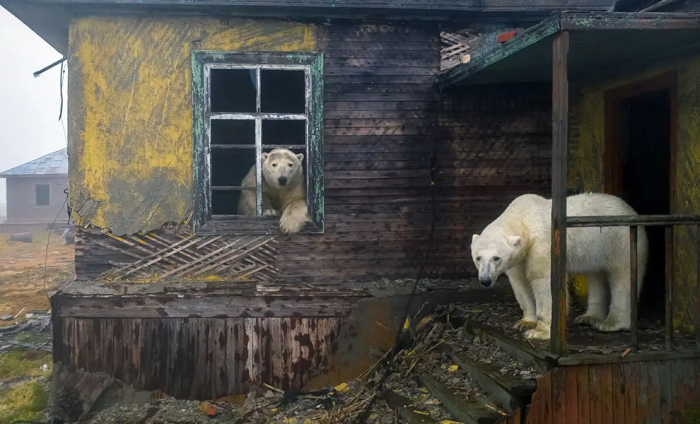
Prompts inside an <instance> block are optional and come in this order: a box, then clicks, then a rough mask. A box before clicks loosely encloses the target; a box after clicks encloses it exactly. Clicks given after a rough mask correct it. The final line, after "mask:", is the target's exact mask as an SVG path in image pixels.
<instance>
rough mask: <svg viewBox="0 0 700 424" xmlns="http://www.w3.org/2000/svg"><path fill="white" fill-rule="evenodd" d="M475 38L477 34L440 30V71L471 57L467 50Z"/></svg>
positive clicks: (466, 60)
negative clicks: (441, 45) (441, 46)
mask: <svg viewBox="0 0 700 424" xmlns="http://www.w3.org/2000/svg"><path fill="white" fill-rule="evenodd" d="M463 32H464V31H463ZM476 39H477V36H475V35H472V34H469V33H465V34H456V33H449V32H444V31H443V32H441V33H440V41H441V42H442V44H443V48H442V49H440V71H443V72H444V71H447V70H449V69H452V68H454V67H455V66H457V65H459V64H461V63H467V62H469V60H470V59H471V57H470V55H469V54H468V51H469V49H470V48H471V44H472V43H473V42H474V41H476Z"/></svg>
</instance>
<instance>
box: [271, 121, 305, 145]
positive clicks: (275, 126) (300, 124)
mask: <svg viewBox="0 0 700 424" xmlns="http://www.w3.org/2000/svg"><path fill="white" fill-rule="evenodd" d="M262 142H263V147H264V146H266V145H267V146H270V145H292V144H294V145H302V146H303V145H304V144H306V121H287V120H272V119H269V120H265V121H263V123H262Z"/></svg>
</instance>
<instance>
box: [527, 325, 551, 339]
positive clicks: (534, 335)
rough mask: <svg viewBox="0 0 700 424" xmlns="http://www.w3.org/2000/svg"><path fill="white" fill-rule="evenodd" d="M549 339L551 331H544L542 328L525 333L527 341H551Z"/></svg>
mask: <svg viewBox="0 0 700 424" xmlns="http://www.w3.org/2000/svg"><path fill="white" fill-rule="evenodd" d="M549 337H550V334H549V331H548V330H544V329H542V328H541V327H537V328H533V329H532V330H527V331H526V332H525V338H526V339H536V340H549Z"/></svg>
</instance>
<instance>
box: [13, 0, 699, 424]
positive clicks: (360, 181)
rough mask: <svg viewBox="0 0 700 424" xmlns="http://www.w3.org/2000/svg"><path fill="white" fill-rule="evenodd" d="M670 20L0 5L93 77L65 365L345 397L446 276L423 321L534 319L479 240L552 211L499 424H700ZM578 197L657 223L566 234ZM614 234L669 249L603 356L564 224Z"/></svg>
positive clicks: (694, 74) (604, 3)
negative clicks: (532, 204)
mask: <svg viewBox="0 0 700 424" xmlns="http://www.w3.org/2000/svg"><path fill="white" fill-rule="evenodd" d="M648 3H652V2H644V1H617V2H616V1H613V0H579V1H567V0H544V1H536V2H532V1H525V0H522V1H521V0H512V1H501V0H479V1H471V0H467V1H462V0H460V1H457V0H431V1H427V0H426V1H422V0H404V1H382V0H368V1H349V0H338V1H334V2H330V1H325V0H309V1H299V2H290V1H278V0H268V1H265V2H255V1H246V0H227V1H214V0H195V1H180V0H158V1H148V0H133V1H132V0H100V1H97V0H94V1H89V0H33V1H31V2H25V1H19V0H0V4H2V5H3V6H4V7H5V8H7V9H8V10H9V11H10V12H12V13H13V14H15V16H17V17H18V18H19V19H21V20H22V21H24V22H25V23H26V24H27V25H29V26H30V27H31V28H32V29H33V30H34V31H35V32H36V33H37V34H39V35H41V36H42V37H43V38H44V39H45V40H46V41H47V42H49V43H50V44H52V45H53V46H54V47H55V48H56V49H57V50H59V51H60V52H61V53H63V54H64V55H65V57H66V58H67V63H68V69H69V96H68V120H69V134H68V138H69V147H68V155H69V159H70V178H69V179H70V197H69V204H70V206H71V207H72V211H73V215H72V218H73V221H74V222H75V223H76V224H77V225H78V227H79V230H78V232H77V240H76V265H75V266H76V274H77V280H76V281H74V282H71V283H70V284H69V285H67V286H66V287H65V288H64V289H62V290H61V291H59V292H58V293H56V294H55V295H54V296H53V297H52V300H51V303H52V314H53V324H54V328H53V331H54V361H55V362H56V363H61V364H63V365H73V366H75V367H77V368H79V369H83V370H85V371H87V372H106V373H107V374H109V375H111V376H114V377H115V378H117V379H120V380H122V381H124V382H125V383H127V384H133V385H134V387H136V388H138V389H143V390H157V389H158V390H161V391H163V392H164V393H167V394H169V395H171V396H175V397H180V398H194V399H208V398H216V397H221V396H225V395H230V394H236V393H245V392H246V391H247V389H248V387H249V385H250V384H252V383H253V382H260V381H262V382H265V383H268V384H271V385H273V386H275V387H280V388H282V389H301V388H313V387H318V386H322V385H328V384H338V383H340V382H343V381H347V380H348V379H352V378H354V377H355V376H357V375H358V374H360V373H361V372H362V371H363V370H365V369H366V368H367V367H368V366H370V365H371V364H372V363H374V362H376V360H377V359H378V356H381V354H382V353H383V352H386V351H388V350H389V349H391V347H392V345H393V343H394V336H395V332H396V331H397V330H396V329H397V328H399V324H400V323H401V314H402V312H403V309H404V308H405V305H406V302H407V300H408V298H409V294H410V291H411V283H410V282H409V283H405V280H406V279H415V278H416V276H417V275H418V273H419V271H421V270H422V271H423V275H422V276H423V277H427V278H428V280H424V284H425V286H423V287H429V288H430V290H426V289H421V290H419V293H418V295H417V298H416V299H415V300H414V301H413V302H412V309H411V311H412V312H411V313H413V314H415V313H417V312H418V311H419V310H421V308H423V312H425V313H427V312H429V311H430V309H431V308H432V307H433V306H435V305H438V304H441V303H446V302H485V301H489V302H495V303H499V302H500V303H503V304H506V303H508V302H510V303H511V304H512V302H513V296H512V291H511V290H510V288H509V287H508V286H507V284H506V285H505V286H502V287H501V288H500V289H493V290H484V289H480V288H479V287H477V286H478V283H477V284H472V283H471V282H470V281H471V280H473V279H474V277H475V275H476V274H475V273H476V269H475V267H474V265H473V262H472V258H471V254H470V251H469V244H470V241H471V236H472V234H474V233H479V232H481V230H482V229H483V228H484V227H485V226H486V225H487V224H488V223H489V222H491V221H492V220H493V219H494V218H496V217H497V216H498V215H499V214H500V213H501V212H502V211H503V210H504V208H505V207H506V206H507V205H508V204H509V203H510V202H511V201H512V200H513V199H514V198H515V197H517V196H519V195H521V194H525V193H536V194H541V195H544V196H547V197H551V198H553V205H554V206H553V213H552V226H553V227H552V228H553V232H552V233H553V235H554V236H553V246H552V282H553V284H552V295H553V299H554V302H553V309H554V311H553V324H552V338H551V346H547V345H542V344H537V343H535V344H532V345H529V344H527V343H526V342H525V341H524V340H523V339H522V338H521V337H520V336H519V335H513V334H512V333H508V332H507V331H505V330H503V329H502V328H501V327H499V326H498V325H495V326H494V325H492V326H491V327H489V328H487V327H484V326H485V325H487V324H483V325H482V326H481V327H479V328H478V329H476V330H474V331H479V332H482V333H483V334H488V337H489V340H492V341H493V343H496V344H498V345H499V346H502V347H503V349H505V350H509V352H512V353H513V355H516V356H519V357H521V358H525V359H526V360H528V361H531V362H533V363H535V364H536V365H537V366H539V367H541V368H542V369H543V371H544V377H543V378H542V379H541V380H540V381H539V382H538V384H537V389H536V391H535V392H534V394H533V393H530V394H528V395H527V400H526V401H525V402H524V403H517V402H516V403H515V404H513V405H516V406H512V405H502V406H503V407H504V408H505V409H508V410H509V413H512V415H511V416H509V417H504V418H501V419H502V420H503V422H513V423H515V422H518V423H520V422H527V423H540V422H542V423H544V422H547V423H554V422H561V423H564V422H566V423H581V424H583V423H588V422H590V423H604V422H610V423H612V422H615V423H623V422H625V423H626V422H648V423H651V422H661V420H662V419H664V420H665V421H664V422H671V421H669V420H670V417H676V418H677V417H682V414H683V411H684V410H685V409H686V408H688V407H689V405H690V406H692V405H696V406H697V405H700V394H699V393H700V378H698V375H699V374H700V336H698V339H697V344H696V339H695V337H696V336H695V334H700V325H699V323H700V313H699V312H698V309H699V308H698V305H699V303H698V302H700V298H699V297H698V290H699V287H698V284H697V278H698V248H699V244H700V239H699V238H698V237H699V236H698V231H699V230H698V228H699V227H698V225H699V224H700V221H699V220H698V215H697V214H698V213H699V212H700V173H698V169H700V44H699V42H698V41H699V40H700V17H699V16H698V15H697V14H693V13H692V12H693V11H698V10H697V4H695V3H694V2H682V1H672V0H663V1H661V2H659V3H656V4H651V5H650V4H648ZM272 148H287V149H289V150H291V151H292V152H293V153H295V154H300V153H301V154H303V158H302V160H301V164H302V167H303V169H304V178H303V184H304V185H305V188H306V201H307V204H308V208H309V215H310V222H308V223H307V224H306V226H305V227H304V228H303V230H302V231H301V233H299V234H291V235H284V234H281V233H280V228H279V225H278V222H279V220H278V218H277V217H274V216H266V213H265V211H266V210H267V209H268V207H267V206H266V204H265V199H266V197H265V193H264V192H263V191H264V190H268V189H267V188H265V189H263V188H264V187H267V186H265V185H264V184H262V183H263V179H264V178H265V176H264V175H263V172H264V171H263V169H262V168H263V166H262V165H263V163H265V159H264V158H266V157H268V156H267V153H269V152H270V150H271V149H272ZM299 157H301V156H299ZM256 164H257V165H256ZM253 165H256V166H255V167H253ZM283 165H284V164H283ZM292 165H293V164H292V162H290V166H292ZM251 167H252V168H251ZM249 170H250V171H251V172H252V173H251V176H252V177H253V179H254V180H255V182H256V184H255V185H254V186H253V188H252V189H251V187H250V186H247V187H246V186H244V184H243V183H242V182H241V181H242V180H243V179H244V177H245V176H246V174H247V173H248V172H249ZM253 170H255V171H253ZM265 172H267V171H265ZM246 190H248V191H254V193H255V204H254V205H253V206H254V209H255V213H254V215H255V216H241V215H239V214H238V213H237V211H238V204H239V200H240V199H242V198H243V194H251V193H245V192H246ZM567 191H568V192H582V191H597V192H607V193H612V194H616V195H619V196H621V197H623V198H624V199H625V200H627V201H628V202H629V203H630V204H631V205H632V206H633V207H634V208H635V209H636V210H637V211H638V212H639V213H640V214H641V216H640V217H638V218H634V217H627V218H625V219H622V220H620V219H617V220H613V219H611V218H606V217H576V218H567V217H566V212H565V211H566V208H565V206H566V193H567ZM432 195H434V201H433V200H432ZM251 205H252V203H251ZM433 218H434V219H433ZM628 218H629V219H628ZM433 224H434V225H435V227H434V231H432V225H433ZM611 225H616V226H626V227H629V228H631V232H630V237H631V238H630V240H631V242H630V243H631V244H632V245H633V246H635V244H634V243H633V242H634V241H636V239H635V236H636V234H637V228H639V227H640V226H643V227H645V228H647V230H648V234H649V240H650V249H651V252H650V258H651V259H650V261H649V266H648V270H647V277H646V280H645V284H644V286H643V288H642V290H641V293H640V300H639V303H637V302H636V301H633V302H632V305H633V313H634V317H633V318H634V319H633V325H632V331H631V332H618V333H598V334H595V335H594V337H592V336H590V334H589V333H586V335H585V337H583V336H581V334H582V333H581V331H582V330H580V329H579V327H577V326H575V325H573V324H571V325H568V326H567V325H566V316H565V315H566V313H565V311H564V308H562V305H563V304H564V303H563V302H564V289H563V287H564V285H565V284H566V264H565V260H563V258H564V257H565V256H564V255H565V252H566V240H567V238H566V233H567V228H568V227H580V226H593V227H601V226H611ZM428 253H429V256H426V255H427V254H428ZM630 254H631V255H632V257H633V258H634V255H635V254H636V249H633V250H632V251H631V252H630ZM426 258H427V260H426ZM424 260H425V261H426V262H425V264H424V263H423V262H424ZM632 260H633V261H634V259H632ZM633 263H636V261H635V262H633ZM423 265H425V266H424V267H423ZM633 270H634V272H633V274H634V273H636V272H640V270H636V267H633ZM632 278H634V276H633V277H632ZM632 286H633V287H636V285H634V284H633V285H632ZM583 288H584V290H585V286H584V287H583ZM630 296H632V298H633V299H636V294H635V293H630ZM483 314H485V315H488V310H486V311H483ZM637 316H638V317H639V323H638V320H637ZM493 321H494V319H491V320H486V321H484V322H485V323H489V322H490V323H493ZM502 324H504V325H507V327H508V328H510V326H511V325H512V322H503V323H502ZM473 327H476V325H473ZM579 336H581V337H583V338H581V337H579ZM577 337H579V338H577ZM533 346H534V347H533ZM627 347H629V348H630V349H631V350H626V348H627ZM376 352H379V354H376ZM472 366H473V367H472V368H469V364H467V365H465V367H467V368H469V372H473V373H475V375H476V374H478V375H480V376H481V377H484V376H491V377H489V378H493V379H495V380H490V381H491V383H489V382H487V381H486V380H488V379H489V378H481V377H480V380H479V381H484V386H485V390H486V391H493V392H495V393H497V394H496V395H494V396H495V397H497V398H499V399H502V398H503V396H501V397H498V394H501V395H502V394H503V393H506V395H505V396H506V397H507V396H510V395H511V394H509V393H508V388H507V387H504V386H503V385H502V384H501V383H500V382H498V381H497V379H496V377H494V376H493V375H492V374H489V373H482V372H481V371H480V370H479V368H478V364H476V362H475V363H473V364H472ZM479 373H481V374H479ZM530 395H532V396H531V397H530ZM638 399H639V400H638ZM501 404H503V402H501ZM477 418H478V417H475V418H474V422H477V421H476V420H477ZM521 420H522V421H521ZM479 422H482V421H479Z"/></svg>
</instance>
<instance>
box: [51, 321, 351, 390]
mask: <svg viewBox="0 0 700 424" xmlns="http://www.w3.org/2000/svg"><path fill="white" fill-rule="evenodd" d="M56 323H57V330H58V331H56V336H57V337H58V338H59V339H58V340H57V342H58V343H56V345H57V347H59V349H57V350H56V351H55V352H54V361H55V362H61V363H63V364H64V365H66V364H71V365H75V366H76V367H77V368H79V369H84V370H86V371H90V372H100V371H104V372H106V373H108V374H109V375H110V376H112V377H114V378H117V379H119V380H121V381H122V382H124V383H125V384H133V386H134V388H136V389H140V390H157V389H160V390H162V391H163V392H164V393H167V394H168V395H170V396H175V397H178V398H189V399H212V398H217V397H221V396H227V395H231V394H239V393H247V391H248V387H249V385H250V384H251V383H252V382H264V383H267V384H270V385H273V386H275V387H279V388H282V389H294V390H298V389H301V388H302V387H303V386H304V384H305V383H306V382H307V381H308V379H309V377H310V373H311V372H312V371H317V370H319V369H322V368H323V367H324V366H327V365H328V361H329V357H330V355H331V353H332V350H333V348H334V342H335V341H336V339H337V336H338V330H339V327H340V323H341V319H340V318H332V317H322V318H73V317H65V318H60V319H58V320H57V321H56Z"/></svg>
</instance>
